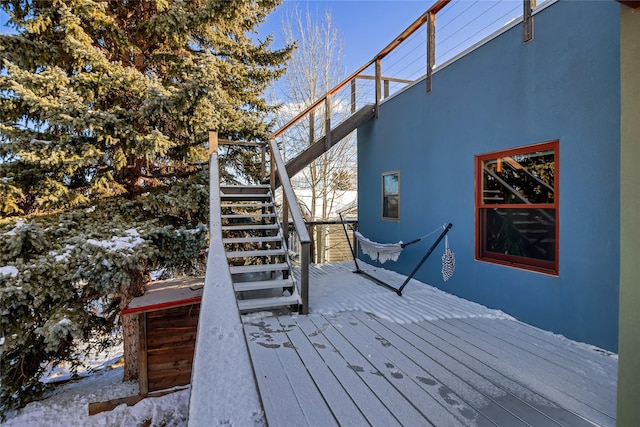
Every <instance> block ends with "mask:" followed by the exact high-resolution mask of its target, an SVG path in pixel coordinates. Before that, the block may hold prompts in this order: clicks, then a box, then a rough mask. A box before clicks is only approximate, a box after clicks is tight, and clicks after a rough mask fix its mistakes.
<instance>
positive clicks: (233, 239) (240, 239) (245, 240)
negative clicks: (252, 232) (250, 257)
mask: <svg viewBox="0 0 640 427" xmlns="http://www.w3.org/2000/svg"><path fill="white" fill-rule="evenodd" d="M281 240H282V236H281V235H280V234H278V235H277V236H263V237H225V238H223V239H222V243H224V244H231V243H263V242H279V241H281Z"/></svg>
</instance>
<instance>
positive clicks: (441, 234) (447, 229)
mask: <svg viewBox="0 0 640 427" xmlns="http://www.w3.org/2000/svg"><path fill="white" fill-rule="evenodd" d="M451 227H453V224H451V223H449V224H447V226H446V227H445V228H444V230H443V231H442V233H440V236H438V239H437V240H436V241H435V243H434V244H433V245H431V247H430V248H429V250H428V251H427V253H426V254H424V256H423V257H422V259H421V260H420V262H419V263H418V265H416V266H415V267H414V268H413V271H412V272H411V274H409V276H407V278H406V280H405V281H404V283H403V284H402V286H400V287H399V288H398V290H397V291H396V293H397V294H398V295H400V296H402V290H403V289H404V287H405V286H407V283H409V280H411V279H413V276H414V275H415V274H416V273H417V272H418V270H419V269H420V267H422V264H424V262H425V261H426V260H427V258H429V255H431V252H433V250H434V249H435V248H436V246H438V243H440V241H441V240H442V239H444V236H446V235H447V233H448V232H449V230H451Z"/></svg>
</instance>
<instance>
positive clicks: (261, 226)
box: [222, 224, 279, 231]
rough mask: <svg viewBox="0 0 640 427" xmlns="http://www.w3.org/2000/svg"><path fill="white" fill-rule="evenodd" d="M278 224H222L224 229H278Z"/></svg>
mask: <svg viewBox="0 0 640 427" xmlns="http://www.w3.org/2000/svg"><path fill="white" fill-rule="evenodd" d="M278 228H279V227H278V224H238V225H232V224H227V225H223V226H222V230H223V231H231V230H277V229H278Z"/></svg>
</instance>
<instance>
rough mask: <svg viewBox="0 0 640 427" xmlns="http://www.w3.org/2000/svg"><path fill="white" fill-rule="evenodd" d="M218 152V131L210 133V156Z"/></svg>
mask: <svg viewBox="0 0 640 427" xmlns="http://www.w3.org/2000/svg"><path fill="white" fill-rule="evenodd" d="M217 152H218V131H217V130H210V131H209V156H211V155H212V154H213V153H217Z"/></svg>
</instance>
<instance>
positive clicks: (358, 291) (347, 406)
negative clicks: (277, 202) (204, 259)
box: [243, 264, 617, 427]
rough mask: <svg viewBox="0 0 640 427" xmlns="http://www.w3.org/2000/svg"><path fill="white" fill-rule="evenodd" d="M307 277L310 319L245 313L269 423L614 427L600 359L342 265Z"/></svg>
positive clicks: (607, 361) (612, 386) (612, 370)
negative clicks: (400, 291) (389, 286)
mask: <svg viewBox="0 0 640 427" xmlns="http://www.w3.org/2000/svg"><path fill="white" fill-rule="evenodd" d="M377 274H379V275H381V276H382V277H384V278H385V279H387V280H389V281H391V280H396V281H397V279H398V277H399V275H397V274H396V273H393V272H386V271H384V270H380V271H379V272H377ZM310 277H311V278H313V279H314V280H315V281H316V286H317V287H316V289H315V290H313V288H312V294H311V301H312V305H311V308H312V313H311V314H310V315H308V316H298V315H279V316H276V315H272V314H270V313H262V314H259V315H258V314H254V315H247V316H243V321H244V331H245V337H246V339H247V343H248V347H249V351H250V353H251V360H252V363H253V367H254V373H255V376H256V378H257V383H258V386H259V389H260V395H261V397H262V399H263V408H264V411H265V414H266V418H267V421H268V423H269V425H270V426H272V427H277V426H290V425H296V426H298V425H299V426H303V425H309V426H331V425H345V426H366V425H374V426H392V425H421V426H429V425H432V426H436V427H439V426H444V427H449V426H506V427H512V426H535V427H538V426H551V427H557V426H571V427H582V426H588V425H601V426H615V391H616V368H617V360H616V359H615V358H613V357H611V356H610V355H608V354H606V352H601V351H598V349H595V348H590V347H589V346H586V345H578V344H577V343H574V342H572V341H569V340H567V339H565V338H563V337H560V336H557V335H554V334H550V333H547V332H544V331H541V330H539V329H536V328H533V327H531V326H528V325H526V324H523V323H521V322H519V321H517V320H515V319H513V318H510V317H509V316H506V315H496V312H495V310H489V309H486V308H484V307H482V306H479V305H477V304H474V303H470V302H466V301H464V300H456V297H453V296H451V295H448V294H445V293H442V292H440V291H437V290H434V289H433V288H429V287H425V286H424V285H423V284H420V283H419V282H417V283H415V284H414V283H412V284H411V286H409V287H407V289H406V293H405V295H403V297H398V296H397V295H395V294H394V293H393V292H390V291H388V290H385V289H383V288H381V287H379V286H377V285H375V284H372V283H370V282H368V281H366V279H363V278H362V277H361V276H359V275H355V274H352V273H351V271H350V269H349V268H348V267H347V268H345V265H344V264H337V265H323V266H318V267H316V268H312V269H311V271H310ZM363 280H364V281H363ZM318 282H319V283H320V284H319V285H318ZM323 286H324V288H323ZM332 286H334V288H332ZM313 292H316V295H315V298H314V294H313ZM326 292H341V297H342V298H341V299H340V300H339V301H338V302H335V299H333V300H331V299H330V298H326V301H327V302H330V304H332V305H331V306H329V307H327V306H326V305H323V304H324V302H323V293H325V294H324V295H327V294H326ZM314 301H315V305H314ZM390 313H393V314H392V315H391V314H390Z"/></svg>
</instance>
